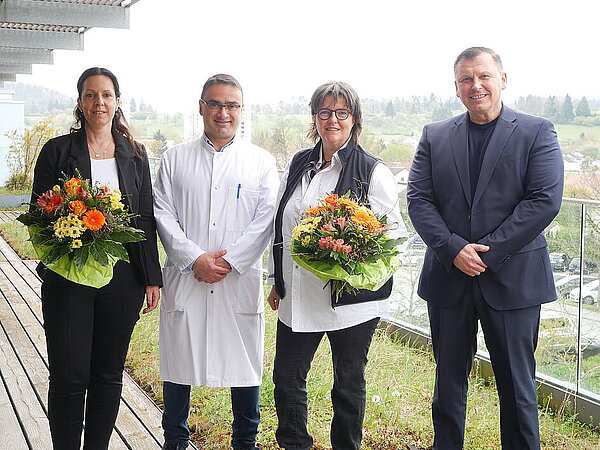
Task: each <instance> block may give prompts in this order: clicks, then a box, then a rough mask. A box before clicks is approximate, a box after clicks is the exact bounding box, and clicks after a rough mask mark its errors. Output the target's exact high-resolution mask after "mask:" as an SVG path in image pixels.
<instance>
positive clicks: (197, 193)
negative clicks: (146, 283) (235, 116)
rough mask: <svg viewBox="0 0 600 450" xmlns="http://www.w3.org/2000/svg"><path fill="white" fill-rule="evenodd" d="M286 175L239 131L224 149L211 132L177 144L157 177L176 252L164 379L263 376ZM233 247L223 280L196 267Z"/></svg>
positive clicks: (207, 381)
mask: <svg viewBox="0 0 600 450" xmlns="http://www.w3.org/2000/svg"><path fill="white" fill-rule="evenodd" d="M278 184H279V181H278V175H277V169H276V166H275V158H274V157H273V156H272V155H271V154H269V153H268V152H267V151H266V150H264V149H262V148H260V147H257V146H255V145H253V144H250V143H247V142H244V141H241V140H239V139H235V140H234V141H233V142H232V143H231V144H229V145H227V146H225V147H224V148H223V149H222V151H220V152H217V151H215V150H214V148H213V147H212V146H211V145H210V143H209V142H208V140H207V139H206V137H205V136H203V137H201V138H199V139H196V140H193V141H190V142H187V143H183V144H180V145H177V146H175V147H172V148H171V149H169V150H168V151H167V152H166V153H165V154H164V156H163V158H162V161H161V165H160V169H159V171H158V175H157V179H156V182H155V185H154V197H155V215H156V222H157V228H158V232H159V235H160V238H161V241H162V243H163V245H164V247H165V250H166V252H167V262H166V264H165V267H164V268H163V279H164V287H163V288H162V303H161V310H160V352H159V353H160V378H161V380H163V381H170V382H173V383H178V384H188V385H194V386H198V385H201V384H204V385H207V386H222V387H230V386H258V385H260V383H261V378H262V357H263V339H264V314H263V313H264V300H263V290H262V254H263V252H264V250H265V248H266V246H267V245H268V243H269V239H270V236H271V232H272V222H273V214H274V209H275V198H276V195H277V187H278ZM221 249H226V250H227V254H226V255H225V257H224V258H225V259H226V260H227V261H228V262H229V264H230V265H231V266H232V271H231V272H230V273H229V274H228V275H227V276H226V277H225V278H224V279H223V280H221V281H219V282H218V283H214V284H207V283H204V282H199V281H197V280H196V279H195V278H194V275H193V273H192V272H191V266H192V264H193V263H194V261H195V260H196V258H198V256H200V255H201V254H203V253H205V252H211V251H217V250H221Z"/></svg>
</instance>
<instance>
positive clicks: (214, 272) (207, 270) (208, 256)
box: [192, 250, 231, 284]
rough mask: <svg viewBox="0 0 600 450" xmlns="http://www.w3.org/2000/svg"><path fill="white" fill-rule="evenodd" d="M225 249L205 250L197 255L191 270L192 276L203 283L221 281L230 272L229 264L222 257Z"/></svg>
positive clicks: (225, 251)
mask: <svg viewBox="0 0 600 450" xmlns="http://www.w3.org/2000/svg"><path fill="white" fill-rule="evenodd" d="M226 253H227V250H219V251H217V252H206V253H203V254H202V255H200V256H198V258H197V259H196V261H195V262H194V265H193V266H192V271H193V272H194V278H195V279H196V280H198V281H200V282H203V283H209V284H212V283H216V282H217V281H221V280H222V279H223V278H225V277H226V276H227V274H228V273H229V272H231V266H230V265H229V263H228V262H227V261H225V260H224V259H223V256H225V254H226Z"/></svg>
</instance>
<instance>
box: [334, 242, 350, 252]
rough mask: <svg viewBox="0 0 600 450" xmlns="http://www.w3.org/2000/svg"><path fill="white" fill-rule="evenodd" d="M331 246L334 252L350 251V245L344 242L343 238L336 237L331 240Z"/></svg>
mask: <svg viewBox="0 0 600 450" xmlns="http://www.w3.org/2000/svg"><path fill="white" fill-rule="evenodd" d="M332 248H333V251H334V252H340V253H350V252H351V251H352V246H351V245H348V244H344V240H343V239H336V240H335V241H333V245H332Z"/></svg>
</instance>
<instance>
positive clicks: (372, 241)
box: [291, 194, 403, 299]
mask: <svg viewBox="0 0 600 450" xmlns="http://www.w3.org/2000/svg"><path fill="white" fill-rule="evenodd" d="M348 197H349V196H348V194H346V195H344V196H342V197H340V196H338V195H337V194H330V195H328V196H326V197H325V198H324V199H323V200H321V201H320V206H316V207H314V208H310V209H307V210H306V211H304V214H303V216H304V217H303V218H302V219H301V221H300V223H299V224H298V225H297V226H296V227H294V229H293V230H292V240H291V252H292V257H293V258H294V260H295V261H296V262H297V263H298V264H299V265H301V266H302V267H304V268H305V269H306V270H308V271H309V272H311V273H313V274H314V275H316V276H317V277H318V278H319V279H320V280H322V281H327V282H329V281H331V283H332V292H333V295H334V298H335V299H338V298H339V297H340V296H341V295H342V293H344V292H347V293H349V294H355V293H356V292H357V291H358V289H368V290H371V291H376V290H378V289H379V288H380V287H381V286H382V285H383V284H384V283H385V282H386V281H387V280H388V279H389V278H390V277H391V276H392V275H393V274H394V272H395V271H396V269H397V268H398V267H399V261H398V258H397V255H398V253H399V252H398V250H397V249H396V246H397V245H398V244H399V243H400V242H401V241H402V240H403V239H402V238H401V239H390V238H389V237H388V236H386V232H387V231H388V230H389V226H388V225H387V217H386V216H382V217H377V216H375V214H374V213H373V212H372V211H371V210H370V209H369V208H367V207H365V206H361V205H359V204H358V203H356V202H354V201H352V200H350V199H349V198H348Z"/></svg>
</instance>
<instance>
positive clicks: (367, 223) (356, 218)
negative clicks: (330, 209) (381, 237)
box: [350, 208, 383, 230]
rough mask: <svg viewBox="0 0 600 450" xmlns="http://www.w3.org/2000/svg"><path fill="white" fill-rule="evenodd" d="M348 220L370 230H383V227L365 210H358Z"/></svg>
mask: <svg viewBox="0 0 600 450" xmlns="http://www.w3.org/2000/svg"><path fill="white" fill-rule="evenodd" d="M350 220H351V221H352V222H354V223H356V224H358V225H362V226H363V227H365V228H368V229H370V230H379V229H381V228H383V225H382V224H381V223H380V222H379V221H378V220H377V219H376V218H375V216H373V214H372V213H371V212H370V211H369V210H367V209H365V208H359V209H357V210H356V211H354V214H353V215H352V216H350Z"/></svg>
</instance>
